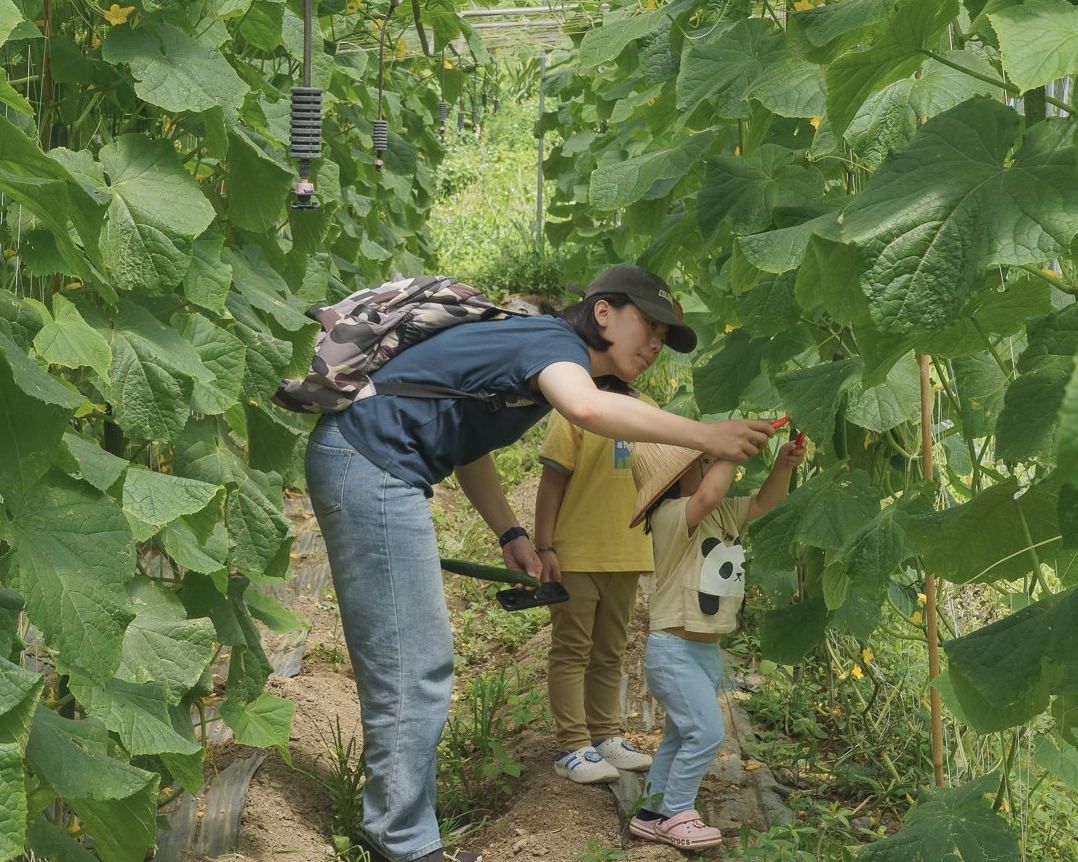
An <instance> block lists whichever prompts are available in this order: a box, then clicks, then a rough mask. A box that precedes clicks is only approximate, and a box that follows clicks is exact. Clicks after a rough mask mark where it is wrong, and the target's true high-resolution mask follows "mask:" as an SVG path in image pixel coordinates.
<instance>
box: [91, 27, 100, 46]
mask: <svg viewBox="0 0 1078 862" xmlns="http://www.w3.org/2000/svg"><path fill="white" fill-rule="evenodd" d="M90 47H91V48H100V47H101V37H100V36H98V35H97V31H96V30H95V31H94V32H93V33H91V34H90Z"/></svg>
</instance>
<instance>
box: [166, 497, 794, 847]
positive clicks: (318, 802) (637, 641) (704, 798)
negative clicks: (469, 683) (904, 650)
mask: <svg viewBox="0 0 1078 862" xmlns="http://www.w3.org/2000/svg"><path fill="white" fill-rule="evenodd" d="M514 496H517V495H514ZM521 497H524V495H521ZM308 506H309V504H308V503H307V501H306V500H305V499H303V498H293V499H291V500H290V501H289V507H288V508H289V516H290V518H291V520H292V522H293V526H294V528H295V531H296V533H297V541H296V543H295V545H294V551H293V561H292V564H293V570H294V573H295V577H294V579H293V580H292V581H290V582H289V585H288V587H287V589H286V592H288V593H289V595H283V594H282V595H280V597H281V598H282V599H283V600H285V601H286V602H288V603H289V604H290V606H291V607H292V608H293V610H295V611H296V612H297V613H298V614H299V615H300V616H302V617H303V618H304V619H306V620H308V621H309V623H310V628H309V629H308V630H307V631H306V632H305V633H304V635H305V636H303V637H299V638H297V637H296V636H295V635H292V636H286V637H283V638H280V637H278V638H275V639H274V638H270V642H269V644H268V647H267V652H268V653H270V655H271V658H272V660H273V661H274V666H275V667H279V668H280V669H281V670H282V672H281V673H279V674H275V675H274V676H273V677H271V679H270V683H269V685H268V688H269V690H270V691H272V692H273V693H274V694H277V695H280V696H283V697H287V698H289V699H291V700H292V701H294V702H295V704H296V716H295V721H294V724H293V728H292V734H291V738H290V741H289V754H290V755H291V759H292V764H293V765H292V766H291V767H290V766H289V765H287V764H286V763H285V761H284V759H283V758H282V756H281V754H280V753H279V752H276V751H268V752H266V751H258V752H256V751H253V750H251V749H245V748H244V747H243V746H238V745H236V744H235V743H234V742H228V741H222V742H221V743H219V744H214V745H211V747H210V750H209V751H208V754H207V775H208V777H209V778H211V779H212V778H214V777H217V776H224V775H225V774H226V773H227V772H228V767H229V765H230V764H236V767H237V768H238V767H239V766H240V765H242V764H249V765H248V766H246V770H247V772H249V771H250V770H251V769H252V768H254V767H255V766H256V764H255V762H254V761H250V760H248V759H247V758H249V757H251V756H255V755H257V756H259V757H261V756H262V755H265V759H264V761H263V762H262V763H261V765H257V768H256V769H255V771H254V775H253V778H252V779H251V781H250V785H249V787H248V789H247V793H246V798H245V799H243V798H242V793H239V794H238V797H237V800H236V801H235V802H234V804H233V807H234V808H235V809H236V811H235V812H233V820H235V814H238V813H239V812H240V811H242V814H241V816H239V818H238V839H237V843H236V844H235V849H234V851H232V852H227V853H224V854H222V855H219V857H218V858H223V859H246V860H257V862H271V860H273V862H276V860H290V862H318V860H327V859H331V858H333V856H334V850H333V848H332V846H331V843H330V830H329V821H330V816H331V813H332V811H333V800H332V799H330V798H329V796H328V794H327V792H326V790H325V788H324V786H323V785H322V783H321V782H320V781H318V780H317V777H318V776H319V775H323V776H324V775H326V774H327V771H328V770H330V769H331V768H332V763H333V759H332V757H331V756H330V751H331V750H332V737H333V734H334V733H335V728H336V727H337V725H338V722H339V726H340V730H341V733H342V735H343V737H344V739H345V740H348V739H349V738H351V737H352V736H355V737H356V739H357V741H361V733H360V729H359V703H358V699H357V697H356V691H355V687H354V685H355V684H354V679H353V677H352V673H351V668H350V667H349V664H348V659H347V654H346V652H345V649H344V639H343V636H342V634H341V629H340V622H339V619H338V617H337V611H336V607H335V606H334V604H333V601H332V591H331V588H330V587H329V586H328V564H327V562H326V559H325V551H324V548H323V547H322V544H321V539H320V536H319V535H318V529H317V525H316V523H315V521H314V519H313V518H312V517H311V513H310V510H309V508H308ZM650 586H651V585H650V584H644V586H643V588H642V589H641V595H640V599H639V601H638V606H637V609H636V613H635V615H634V619H633V623H632V629H631V633H630V640H629V648H628V651H627V655H626V662H625V670H626V673H625V681H624V685H623V693H622V713H623V719H624V722H625V728H626V737H627V738H628V739H629V740H630V741H632V742H633V743H635V744H636V745H637V746H638V747H639V748H641V749H642V750H644V751H648V752H654V750H655V748H656V746H657V745H658V742H659V739H660V738H661V728H662V717H661V709H660V708H659V707H658V705H657V704H656V703H655V701H654V699H653V698H652V697H651V696H650V694H649V693H648V691H647V686H646V683H645V681H644V678H643V653H644V641H645V639H646V635H647V610H646V607H647V597H648V594H649V592H650ZM549 641H550V628H549V626H544V627H543V628H542V629H540V630H539V632H538V633H537V634H536V636H535V637H534V638H533V639H532V641H531V642H530V643H529V644H527V645H526V646H525V647H523V648H522V650H521V651H520V654H521V655H527V656H529V657H530V660H537V661H539V662H541V663H544V664H545V656H546V650H547V648H548V646H549ZM301 658H302V660H300V659H301ZM728 658H729V657H728ZM286 674H287V675H286ZM751 686H752V678H751V675H750V674H749V673H748V670H747V669H746V668H740V667H737V666H736V665H734V664H733V663H732V661H730V662H728V670H727V680H726V684H725V687H724V690H723V692H722V694H721V695H720V701H721V703H722V705H723V709H724V712H725V717H726V727H727V739H726V742H725V743H724V745H723V749H722V751H721V752H720V754H719V756H718V758H717V759H716V760H715V762H714V764H713V765H712V768H711V771H710V773H709V775H708V776H707V778H706V779H705V782H704V785H703V787H702V788H701V791H700V801H701V805H702V811H703V814H704V816H705V818H706V819H707V820H708V822H709V823H711V824H713V825H715V826H718V827H719V828H721V829H722V830H723V833H724V835H725V836H726V842H725V846H726V848H728V849H729V848H731V847H734V846H736V845H737V843H738V833H739V829H740V827H741V824H748V825H749V826H751V827H753V828H756V829H764V828H766V827H767V826H768V825H769V824H771V823H773V822H777V821H785V820H788V819H789V816H790V815H789V811H788V810H787V809H786V808H785V807H784V806H783V804H782V799H781V793H782V792H783V790H784V788H782V787H781V786H779V785H778V784H777V783H776V782H775V779H774V778H773V776H772V774H771V771H770V770H769V769H768V768H767V766H766V765H765V764H762V763H759V762H758V761H755V760H753V759H752V758H751V757H750V756H749V755H748V754H747V753H746V752H745V743H746V742H748V741H750V740H751V739H752V737H753V730H752V727H751V724H750V722H749V719H748V716H747V714H746V713H745V711H744V709H743V708H742V707H741V705H740V703H739V701H740V699H742V698H743V697H745V696H747V695H746V694H745V689H747V688H750V687H751ZM506 747H507V749H508V750H509V753H510V754H511V755H512V756H513V757H514V758H515V759H516V760H518V761H520V762H522V763H523V764H524V766H525V771H524V773H523V775H522V776H521V778H520V779H519V780H518V782H517V784H516V787H515V790H514V793H513V795H512V796H511V797H510V798H509V800H508V805H507V807H506V809H505V811H504V812H503V813H502V814H501V815H500V816H499V817H497V818H496V819H495V820H493V821H492V822H490V823H489V824H487V825H486V826H485V827H484V828H483V829H481V830H479V831H478V832H474V833H472V834H471V835H470V836H468V838H467V840H466V841H465V846H466V847H467V848H468V849H471V850H473V851H481V852H482V853H483V858H484V860H485V862H510V860H521V862H527V860H550V862H575V860H577V859H578V858H583V859H585V860H588V862H591V860H595V859H597V858H598V859H602V858H608V857H603V856H598V857H596V856H595V855H594V853H592V854H591V855H588V853H589V841H590V842H592V850H593V851H594V849H595V848H619V849H622V850H624V851H625V853H626V855H625V856H624V857H623V858H625V859H627V860H630V862H647V860H653V861H654V862H679V860H685V859H693V860H697V859H702V860H713V859H721V858H722V857H723V853H722V851H721V850H719V849H715V850H711V851H707V852H705V853H704V854H699V853H696V854H691V855H689V856H686V855H683V854H682V853H681V852H679V851H677V850H675V849H673V848H671V847H668V846H665V845H659V844H654V843H650V842H645V841H640V840H638V839H632V838H630V837H629V836H628V832H627V829H626V828H625V818H624V816H621V815H622V813H623V811H624V808H625V806H626V805H628V804H631V801H632V800H631V797H632V796H633V795H635V794H634V788H638V787H639V786H640V777H639V776H636V775H633V774H631V773H623V775H622V781H621V782H620V783H619V784H618V785H613V786H611V787H608V786H605V785H598V786H581V785H576V784H573V783H572V782H570V781H567V780H565V779H563V778H558V777H556V776H555V775H554V771H553V769H552V767H551V764H552V760H553V757H554V754H555V753H556V752H555V751H554V741H553V732H552V729H551V728H550V727H546V726H542V725H531V726H529V727H528V728H526V729H525V730H524V731H522V732H521V733H520V734H518V735H517V736H516V737H514V738H512V739H510V740H507V741H506ZM218 780H220V779H218ZM208 784H209V785H210V786H211V787H212V784H213V782H208ZM612 788H613V789H615V790H617V795H616V794H615V793H614V792H612ZM619 797H620V798H619ZM207 798H210V797H209V795H208V794H207V793H206V792H204V794H203V798H201V799H200V800H198V801H197V803H196V800H190V799H189V800H188V806H189V812H190V817H191V818H194V819H195V820H197V821H199V822H202V823H203V826H202V829H203V831H204V832H208V830H209V828H210V827H209V826H208V825H206V823H207V821H208V819H212V818H213V817H214V816H216V815H220V816H221V817H222V818H224V817H226V815H227V814H228V812H226V811H225V810H224V807H223V806H222V807H221V808H222V810H220V811H216V810H214V807H213V804H212V803H211V804H210V805H207V802H206V799H207ZM196 812H197V813H196ZM175 820H176V818H175V817H174V821H175ZM233 829H235V826H233ZM161 837H162V838H164V839H165V840H164V841H163V842H162V843H163V844H164V845H171V847H170V852H169V853H168V854H165V853H164V852H159V854H158V859H159V860H161V862H170V860H172V859H176V860H188V859H197V858H199V857H200V856H201V855H203V852H204V849H203V848H206V847H209V846H215V842H213V841H209V842H207V840H205V836H199V838H200V839H201V840H195V839H194V838H193V837H192V838H190V839H188V838H186V837H185V836H183V835H172V836H169V835H168V834H167V833H163V834H162V836H161ZM170 838H171V839H172V840H169V839H170ZM183 842H186V845H187V846H177V843H183ZM163 850H164V848H163ZM200 851H201V852H200Z"/></svg>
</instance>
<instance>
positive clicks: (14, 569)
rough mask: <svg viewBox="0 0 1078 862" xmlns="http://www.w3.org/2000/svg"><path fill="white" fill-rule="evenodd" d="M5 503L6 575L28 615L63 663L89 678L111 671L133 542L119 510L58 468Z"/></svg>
mask: <svg viewBox="0 0 1078 862" xmlns="http://www.w3.org/2000/svg"><path fill="white" fill-rule="evenodd" d="M9 505H10V507H11V510H12V518H11V523H10V525H9V532H10V534H11V535H10V538H9V540H8V541H9V542H10V544H11V546H12V551H11V552H10V553H9V554H8V555H7V556H6V557H4V559H3V561H2V562H0V571H3V573H4V577H3V580H4V583H6V584H9V585H10V586H11V587H12V588H13V589H16V590H18V591H19V592H20V593H22V595H23V597H24V598H25V599H26V609H27V614H28V616H29V617H30V620H31V622H33V623H34V625H35V626H37V627H38V628H39V629H41V631H42V632H43V633H44V635H45V640H46V642H47V643H48V644H49V645H50V646H53V647H54V648H56V649H58V650H59V652H60V657H61V660H62V661H63V662H64V663H65V664H67V665H68V666H73V667H77V668H81V669H82V670H83V671H85V672H86V673H88V674H90V675H91V676H93V677H94V678H95V679H104V678H107V677H109V676H111V675H112V673H113V671H115V669H116V666H117V664H118V663H119V660H120V643H121V641H122V638H123V630H124V628H125V627H126V626H127V623H128V622H129V621H130V620H131V616H132V615H131V613H130V603H129V601H128V598H127V595H126V593H125V592H124V588H123V585H124V584H125V583H126V582H127V581H128V580H129V579H130V578H131V575H132V573H133V572H134V568H135V549H134V543H133V540H132V537H131V528H130V527H129V526H128V524H127V519H126V518H125V517H124V515H123V512H122V511H121V510H120V507H119V506H117V505H116V503H115V502H113V500H112V498H110V497H108V496H107V495H105V494H103V493H101V492H100V491H98V490H97V489H96V488H91V487H90V486H89V485H86V484H84V483H82V482H78V481H76V480H74V479H71V478H69V477H68V476H66V475H64V474H62V473H58V472H56V471H54V472H52V473H51V474H49V476H48V482H47V483H43V484H41V485H38V486H36V487H35V488H34V489H33V490H32V491H31V492H30V493H29V494H28V495H27V496H26V497H25V498H24V499H20V500H11V501H10V502H9Z"/></svg>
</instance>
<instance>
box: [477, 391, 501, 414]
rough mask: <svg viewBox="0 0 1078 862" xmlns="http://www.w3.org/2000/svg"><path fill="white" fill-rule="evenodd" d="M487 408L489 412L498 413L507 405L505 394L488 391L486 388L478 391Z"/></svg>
mask: <svg viewBox="0 0 1078 862" xmlns="http://www.w3.org/2000/svg"><path fill="white" fill-rule="evenodd" d="M476 395H477V396H478V397H479V399H480V400H481V401H482V402H483V406H484V407H486V408H487V412H488V413H497V412H498V411H499V410H501V409H502V408H503V407H505V395H504V394H503V393H501V392H487V391H486V390H485V389H483V390H480V391H479V392H477V393H476Z"/></svg>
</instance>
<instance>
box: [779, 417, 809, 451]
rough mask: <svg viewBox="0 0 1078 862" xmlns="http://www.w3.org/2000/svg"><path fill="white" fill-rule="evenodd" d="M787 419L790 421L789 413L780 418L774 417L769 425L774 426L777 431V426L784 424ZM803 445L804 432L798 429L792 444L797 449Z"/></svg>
mask: <svg viewBox="0 0 1078 862" xmlns="http://www.w3.org/2000/svg"><path fill="white" fill-rule="evenodd" d="M789 421H790V414H789V413H787V414H786V415H785V416H783V417H782V418H781V419H776V420H775V421H774V422H772V423H771V427H772V428H774V429H775V430H776V431H777V430H778V429H779V428H781V427H782V426H783V425H785V424H786V423H787V422H789ZM804 445H805V432H804V431H798V432H797V437H796V438H795V439H794V446H795V447H796V448H798V449H801V448H803V447H804Z"/></svg>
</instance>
